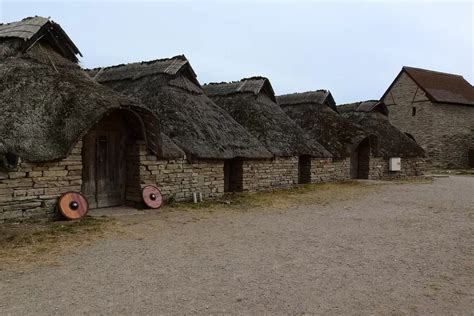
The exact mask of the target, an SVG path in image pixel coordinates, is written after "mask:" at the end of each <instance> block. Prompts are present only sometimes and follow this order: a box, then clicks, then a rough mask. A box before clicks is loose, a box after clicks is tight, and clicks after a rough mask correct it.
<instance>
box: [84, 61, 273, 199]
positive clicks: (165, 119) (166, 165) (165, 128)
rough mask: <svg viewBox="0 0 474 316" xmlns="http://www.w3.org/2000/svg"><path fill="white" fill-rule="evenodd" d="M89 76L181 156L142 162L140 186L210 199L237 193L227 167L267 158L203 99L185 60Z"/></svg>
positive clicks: (249, 137) (230, 120) (104, 70)
mask: <svg viewBox="0 0 474 316" xmlns="http://www.w3.org/2000/svg"><path fill="white" fill-rule="evenodd" d="M89 75H90V76H91V77H92V78H93V80H95V81H96V82H99V83H101V84H103V85H106V86H108V87H111V88H113V89H114V90H115V91H119V92H121V93H123V94H124V95H127V96H130V97H134V98H136V99H139V100H140V101H142V102H143V104H144V105H145V106H146V107H147V108H148V109H149V110H150V111H152V112H153V113H154V114H155V115H156V116H157V118H158V121H159V125H160V127H161V131H162V132H163V134H165V135H166V136H168V137H169V138H170V139H171V140H172V141H173V142H174V143H175V144H176V145H177V146H178V147H179V148H180V149H182V150H183V152H184V153H185V156H184V157H181V158H179V159H175V160H173V161H169V160H163V159H160V158H158V159H155V158H154V157H150V158H151V160H150V159H148V161H142V162H141V164H142V167H141V168H140V170H141V171H140V172H141V173H140V179H141V181H142V184H147V183H156V184H157V185H158V186H159V187H160V189H161V190H162V193H163V194H164V195H165V196H166V197H173V199H175V200H186V199H190V198H191V196H192V194H193V192H200V193H202V194H203V196H204V197H215V196H218V195H221V194H223V193H224V192H225V191H237V190H240V187H241V185H239V184H235V185H230V183H232V182H235V181H237V180H235V176H236V175H235V174H232V173H229V172H228V166H229V164H231V165H232V164H233V163H234V162H235V161H241V160H248V159H252V160H259V159H264V158H270V157H271V156H272V155H271V153H270V152H268V151H267V150H266V149H265V148H264V146H263V145H262V144H261V143H260V142H259V141H258V140H257V139H256V138H255V137H254V136H252V135H251V134H250V133H249V132H248V131H247V130H246V129H245V128H244V127H242V126H241V125H240V124H239V123H238V122H236V121H235V120H234V119H233V118H232V117H231V116H230V115H229V114H228V113H227V112H226V111H224V110H223V109H221V108H220V107H219V106H218V105H216V104H215V103H214V102H213V101H212V100H211V99H210V98H209V97H208V96H206V95H205V94H204V92H203V90H202V88H201V85H200V84H199V82H198V80H197V78H196V74H195V72H194V70H193V69H192V67H191V65H190V63H189V61H188V60H187V59H186V58H185V57H184V56H176V57H173V58H166V59H159V60H153V61H147V62H138V63H132V64H127V65H118V66H111V67H104V68H96V69H93V70H90V71H89ZM137 198H139V195H137Z"/></svg>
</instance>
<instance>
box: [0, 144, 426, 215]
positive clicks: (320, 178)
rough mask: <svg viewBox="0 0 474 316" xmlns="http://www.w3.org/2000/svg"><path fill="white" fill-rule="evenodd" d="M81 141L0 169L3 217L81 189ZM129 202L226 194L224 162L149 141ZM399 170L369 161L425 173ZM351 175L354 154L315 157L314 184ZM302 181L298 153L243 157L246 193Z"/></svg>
mask: <svg viewBox="0 0 474 316" xmlns="http://www.w3.org/2000/svg"><path fill="white" fill-rule="evenodd" d="M81 151H82V142H78V143H77V144H76V146H75V147H74V148H73V150H72V151H71V154H70V155H69V156H68V157H67V158H65V159H63V160H59V161H54V162H45V163H30V162H25V161H20V163H19V166H18V168H17V169H16V170H15V171H9V172H0V221H3V220H8V219H20V218H27V217H48V216H52V215H53V214H54V212H55V209H56V205H57V201H58V198H59V196H60V195H61V194H63V193H65V192H68V191H76V192H80V191H81V187H82V168H83V166H82V155H81ZM126 161H127V181H126V200H127V201H130V202H133V203H141V201H142V198H141V191H140V190H141V188H143V187H144V186H145V185H148V184H153V185H157V186H158V187H159V188H160V190H161V192H162V194H163V196H164V198H165V200H170V199H172V200H175V201H187V200H191V199H192V198H193V193H194V192H200V193H201V194H202V196H203V198H213V197H218V196H220V195H222V194H223V193H224V160H196V161H193V162H190V161H188V160H187V159H186V158H176V159H160V158H157V157H156V156H155V155H150V154H149V153H148V152H147V150H146V148H145V145H144V144H142V143H137V144H134V145H131V146H128V148H127V159H126ZM401 161H402V170H401V171H400V172H390V171H388V159H385V158H373V157H371V159H370V172H369V179H374V180H378V179H401V178H410V177H417V176H422V175H423V174H424V170H425V162H424V159H423V158H402V160H401ZM348 179H350V158H345V159H335V160H332V159H331V158H327V159H326V158H311V183H321V182H329V181H344V180H348ZM296 184H298V157H277V158H275V159H262V160H254V159H252V160H248V159H243V160H242V189H243V191H263V190H269V189H272V188H278V187H291V186H294V185H296Z"/></svg>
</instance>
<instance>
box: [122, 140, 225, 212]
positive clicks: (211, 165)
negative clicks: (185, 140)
mask: <svg viewBox="0 0 474 316" xmlns="http://www.w3.org/2000/svg"><path fill="white" fill-rule="evenodd" d="M129 155H132V156H133V155H135V158H134V159H130V161H133V162H135V163H138V164H139V168H130V169H129V170H137V171H138V174H134V175H132V176H133V177H134V178H135V179H136V181H139V182H140V186H139V188H143V187H144V186H146V185H148V184H154V185H157V186H158V187H159V188H160V191H161V193H162V194H163V197H164V198H165V200H168V199H172V200H175V201H187V200H191V199H192V198H193V193H194V192H201V193H202V196H203V198H209V197H216V196H219V195H222V194H223V193H224V161H223V160H197V161H193V162H189V161H188V160H187V159H185V158H176V159H159V158H157V157H156V156H155V155H150V154H148V153H147V150H146V148H145V145H144V144H141V143H140V144H136V145H134V146H131V147H130V148H129ZM130 172H133V171H130ZM127 197H128V199H130V200H131V201H134V202H137V203H140V202H141V192H140V189H138V190H129V191H127Z"/></svg>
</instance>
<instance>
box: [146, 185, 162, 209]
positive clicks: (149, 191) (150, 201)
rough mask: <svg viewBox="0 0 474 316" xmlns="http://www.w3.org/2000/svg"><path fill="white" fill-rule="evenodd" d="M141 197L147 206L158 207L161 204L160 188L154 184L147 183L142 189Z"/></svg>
mask: <svg viewBox="0 0 474 316" xmlns="http://www.w3.org/2000/svg"><path fill="white" fill-rule="evenodd" d="M142 198H143V202H145V204H146V206H148V207H149V208H159V207H160V206H161V204H163V197H162V196H161V192H160V189H158V188H157V187H156V186H154V185H147V186H146V187H144V188H143V189H142Z"/></svg>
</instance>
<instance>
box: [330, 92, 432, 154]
mask: <svg viewBox="0 0 474 316" xmlns="http://www.w3.org/2000/svg"><path fill="white" fill-rule="evenodd" d="M384 108H386V106H385V104H384V103H383V102H382V101H377V100H369V101H364V102H356V103H350V104H343V105H339V106H338V109H339V111H340V113H341V115H342V116H344V117H345V118H347V119H349V120H351V121H353V122H355V123H357V124H359V125H361V126H363V127H364V128H365V129H367V130H368V131H370V132H371V133H373V134H375V135H377V137H378V141H379V144H378V156H383V157H423V156H424V155H425V152H424V150H423V148H421V147H420V145H418V144H417V143H416V142H415V141H414V140H413V139H411V138H409V137H408V136H407V135H406V134H405V133H403V132H401V131H400V130H399V129H397V128H396V127H395V126H393V125H392V124H390V122H389V120H388V117H387V114H386V113H388V112H385V111H384V110H383V109H384Z"/></svg>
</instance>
